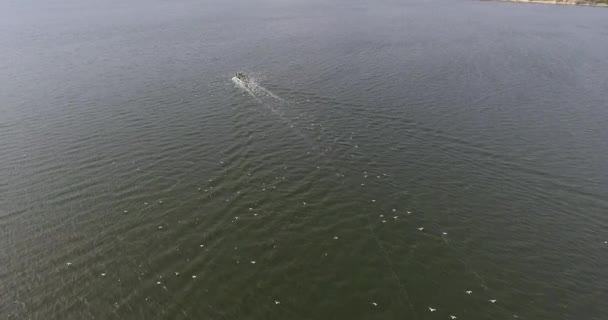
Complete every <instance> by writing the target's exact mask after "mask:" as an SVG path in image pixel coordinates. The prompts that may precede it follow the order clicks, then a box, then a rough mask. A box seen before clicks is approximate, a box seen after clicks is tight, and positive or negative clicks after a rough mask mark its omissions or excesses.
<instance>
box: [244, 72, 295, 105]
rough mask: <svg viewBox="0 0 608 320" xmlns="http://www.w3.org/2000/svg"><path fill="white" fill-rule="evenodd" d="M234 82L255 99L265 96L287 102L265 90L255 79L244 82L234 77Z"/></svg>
mask: <svg viewBox="0 0 608 320" xmlns="http://www.w3.org/2000/svg"><path fill="white" fill-rule="evenodd" d="M232 82H234V83H235V84H236V85H237V86H238V87H239V88H241V89H243V90H245V91H247V92H248V93H249V94H250V95H252V96H254V97H258V96H260V95H265V96H269V97H271V98H274V99H275V100H278V101H281V102H285V99H283V98H281V97H279V96H277V95H276V94H274V93H273V92H272V91H270V90H268V89H266V88H264V87H263V86H261V85H260V84H259V83H258V82H257V81H255V79H252V78H249V79H247V80H245V81H243V80H242V79H239V78H237V77H232Z"/></svg>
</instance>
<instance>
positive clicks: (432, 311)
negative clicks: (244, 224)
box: [66, 161, 608, 320]
mask: <svg viewBox="0 0 608 320" xmlns="http://www.w3.org/2000/svg"><path fill="white" fill-rule="evenodd" d="M220 164H224V162H223V161H221V162H220ZM317 168H318V167H317ZM248 175H251V174H248ZM385 176H386V175H385ZM367 177H368V173H367V172H364V178H367ZM210 181H211V180H210ZM360 185H361V186H365V183H361V184H360ZM212 188H213V187H209V188H208V189H205V190H204V191H205V192H207V191H208V190H210V189H212ZM198 190H199V191H200V190H201V188H198ZM265 190H266V188H263V189H262V191H265ZM371 202H372V203H376V202H377V200H376V199H371ZM158 203H159V204H162V203H163V200H158ZM307 204H308V203H307V202H306V201H302V205H303V206H307ZM144 205H146V206H147V205H148V202H144ZM248 209H249V211H253V210H254V209H253V208H252V207H249V208H248ZM391 211H392V212H393V213H396V212H397V209H396V208H393V209H392V210H391ZM123 212H124V213H128V212H129V211H128V210H127V209H124V210H123ZM405 212H406V213H407V214H408V215H410V214H412V212H411V211H405ZM253 216H255V217H257V216H258V213H253ZM379 218H381V220H380V221H381V222H382V223H387V220H386V219H384V218H385V216H384V214H380V215H379ZM392 218H393V219H394V220H397V219H398V218H399V216H398V215H393V216H392ZM238 219H239V217H238V216H236V217H234V220H233V222H234V221H236V220H238ZM389 220H390V219H389ZM158 229H163V225H159V226H158ZM416 229H417V230H418V231H421V232H422V231H424V230H425V228H424V227H422V226H420V227H417V228H416ZM441 234H442V235H444V236H447V235H448V233H447V232H445V231H443V232H441ZM338 239H339V237H338V236H337V235H334V236H333V240H338ZM604 244H608V241H604ZM199 247H200V248H204V247H205V244H202V243H201V244H199ZM273 247H274V248H276V246H273ZM234 250H237V247H234ZM323 255H324V256H328V253H327V252H325V253H324V254H323ZM236 263H237V264H238V263H239V261H238V260H237V261H236ZM66 264H67V266H68V267H70V266H72V262H67V263H66ZM250 264H252V265H254V264H256V260H251V261H250ZM174 274H175V276H179V274H180V273H179V272H174ZM100 275H101V276H102V277H105V276H106V273H105V272H102V273H101V274H100ZM191 277H192V279H197V276H196V275H191ZM156 284H157V285H161V284H162V282H161V281H160V280H158V281H156ZM464 293H465V294H467V295H471V294H473V291H472V290H465V291H464ZM489 302H490V303H491V304H496V303H497V299H494V298H492V299H489ZM280 303H281V302H280V301H279V300H274V304H275V305H279V304H280ZM371 305H372V306H373V307H378V306H379V303H378V302H376V301H371ZM428 310H429V312H431V313H434V312H437V310H438V309H437V308H436V307H433V306H428ZM449 317H450V319H452V320H456V319H458V317H457V316H456V315H454V314H450V315H449ZM514 317H516V316H514Z"/></svg>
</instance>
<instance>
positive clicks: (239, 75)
mask: <svg viewBox="0 0 608 320" xmlns="http://www.w3.org/2000/svg"><path fill="white" fill-rule="evenodd" d="M236 77H237V79H240V80H247V76H246V75H245V73H244V72H237V73H236Z"/></svg>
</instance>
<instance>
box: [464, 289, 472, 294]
mask: <svg viewBox="0 0 608 320" xmlns="http://www.w3.org/2000/svg"><path fill="white" fill-rule="evenodd" d="M465 292H466V293H467V294H471V293H473V291H471V290H467V291H465Z"/></svg>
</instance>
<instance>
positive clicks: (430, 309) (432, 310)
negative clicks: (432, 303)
mask: <svg viewBox="0 0 608 320" xmlns="http://www.w3.org/2000/svg"><path fill="white" fill-rule="evenodd" d="M429 311H430V312H435V311H437V309H435V308H431V307H429Z"/></svg>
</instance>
